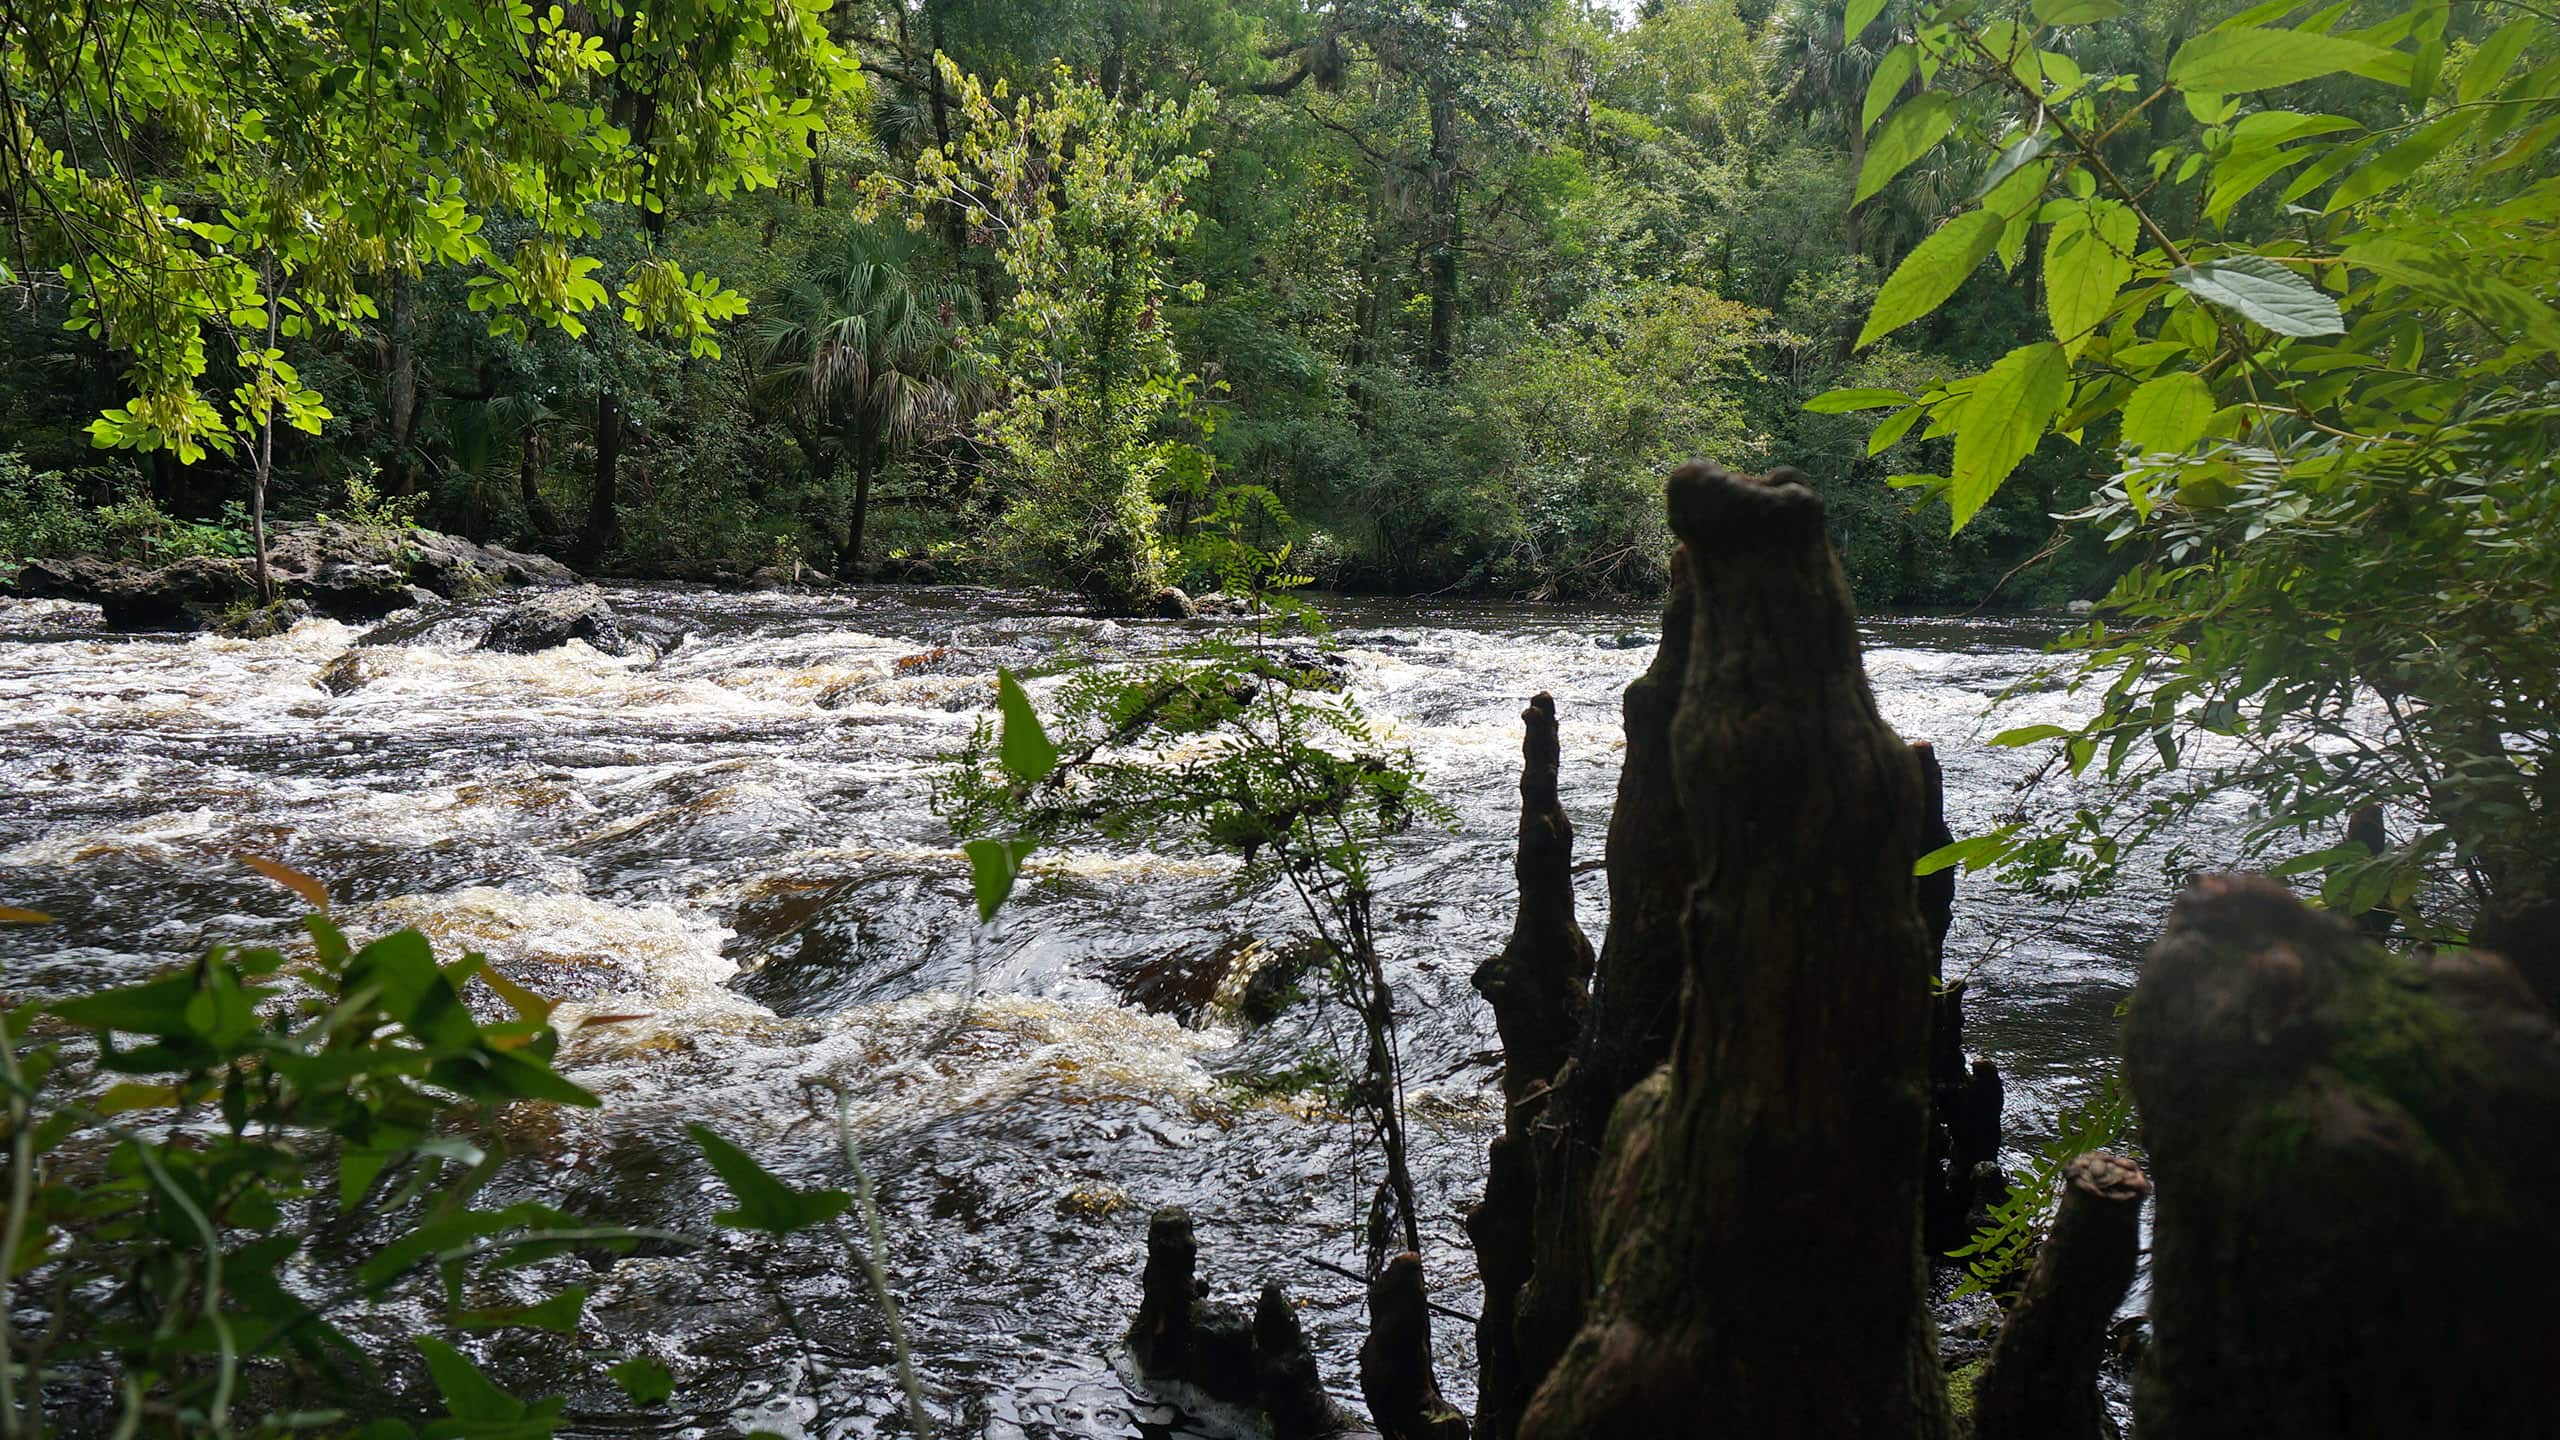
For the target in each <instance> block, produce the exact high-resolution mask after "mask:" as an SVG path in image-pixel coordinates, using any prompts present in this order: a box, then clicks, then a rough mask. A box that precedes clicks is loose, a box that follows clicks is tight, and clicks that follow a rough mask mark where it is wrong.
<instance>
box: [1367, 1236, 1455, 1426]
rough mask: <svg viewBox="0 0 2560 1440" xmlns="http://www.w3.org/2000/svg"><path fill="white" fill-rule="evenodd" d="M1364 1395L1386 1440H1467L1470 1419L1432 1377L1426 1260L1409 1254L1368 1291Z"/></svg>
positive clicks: (1391, 1264) (1390, 1266)
mask: <svg viewBox="0 0 2560 1440" xmlns="http://www.w3.org/2000/svg"><path fill="white" fill-rule="evenodd" d="M1360 1394H1361V1397H1362V1398H1363V1399H1365V1400H1367V1401H1368V1402H1369V1418H1370V1420H1371V1421H1372V1422H1374V1423H1375V1424H1376V1425H1377V1427H1378V1433H1379V1435H1381V1436H1383V1437H1384V1440H1467V1417H1466V1416H1464V1415H1461V1414H1459V1413H1458V1412H1457V1411H1456V1410H1455V1409H1453V1408H1451V1407H1450V1405H1449V1402H1448V1401H1446V1400H1444V1399H1442V1398H1441V1397H1440V1382H1439V1381H1438V1380H1437V1379H1435V1378H1433V1376H1432V1374H1431V1307H1430V1306H1429V1305H1428V1304H1427V1303H1426V1302H1425V1300H1424V1297H1423V1290H1422V1257H1421V1256H1419V1255H1416V1254H1414V1253H1413V1252H1412V1251H1410V1250H1408V1251H1406V1252H1405V1253H1404V1254H1402V1255H1398V1256H1397V1257H1395V1258H1394V1259H1392V1260H1390V1261H1388V1262H1387V1268H1386V1270H1385V1271H1384V1272H1383V1273H1381V1274H1380V1275H1379V1276H1378V1278H1377V1279H1376V1281H1374V1282H1372V1283H1371V1284H1370V1286H1369V1336H1368V1338H1367V1339H1365V1340H1363V1341H1361V1342H1360Z"/></svg>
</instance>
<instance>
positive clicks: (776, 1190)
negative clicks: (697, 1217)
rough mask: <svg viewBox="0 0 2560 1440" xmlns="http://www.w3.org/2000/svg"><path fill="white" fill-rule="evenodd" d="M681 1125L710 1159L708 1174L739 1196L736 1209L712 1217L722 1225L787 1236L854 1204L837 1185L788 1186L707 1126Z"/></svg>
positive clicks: (704, 1156)
mask: <svg viewBox="0 0 2560 1440" xmlns="http://www.w3.org/2000/svg"><path fill="white" fill-rule="evenodd" d="M684 1128H685V1133H686V1134H688V1135H691V1136H692V1137H693V1143H694V1145H695V1146H696V1147H697V1148H699V1149H700V1150H701V1151H702V1158H703V1159H705V1160H708V1161H710V1162H711V1170H712V1173H713V1174H716V1175H718V1176H719V1177H720V1178H721V1180H723V1181H724V1182H726V1183H727V1184H728V1186H729V1193H730V1194H732V1195H735V1196H737V1197H738V1205H737V1208H736V1209H734V1210H723V1211H720V1212H719V1213H717V1214H715V1215H714V1216H712V1218H713V1219H715V1220H717V1221H719V1222H720V1223H721V1224H723V1225H728V1226H733V1227H735V1228H737V1229H740V1230H762V1231H766V1232H768V1233H770V1234H775V1235H788V1234H790V1233H792V1232H793V1231H795V1230H806V1229H808V1228H809V1227H810V1226H812V1225H823V1224H825V1223H826V1222H828V1221H830V1220H833V1219H834V1218H836V1217H837V1216H838V1215H841V1214H843V1213H844V1211H845V1207H846V1206H848V1205H851V1204H852V1203H853V1196H852V1195H851V1194H849V1193H847V1192H845V1191H842V1190H795V1189H793V1188H791V1187H790V1186H789V1185H786V1184H784V1183H782V1181H780V1180H778V1179H775V1178H774V1175H773V1173H772V1172H771V1171H769V1170H767V1169H765V1168H764V1167H763V1166H762V1165H759V1164H757V1163H756V1158H755V1157H754V1156H752V1155H750V1154H748V1153H747V1152H746V1151H744V1150H741V1149H739V1148H738V1147H737V1146H735V1145H732V1144H730V1143H729V1142H728V1141H727V1140H724V1139H722V1138H721V1137H720V1135H719V1132H717V1131H715V1130H713V1129H711V1128H710V1127H709V1126H706V1125H701V1124H690V1125H687V1126H685V1127H684Z"/></svg>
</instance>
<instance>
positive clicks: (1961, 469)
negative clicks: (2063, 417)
mask: <svg viewBox="0 0 2560 1440" xmlns="http://www.w3.org/2000/svg"><path fill="white" fill-rule="evenodd" d="M2070 392H2071V361H2070V360H2069V358H2068V357H2066V356H2065V355H2064V354H2063V353H2062V347H2061V346H2059V345H2056V344H2054V343H2052V342H2050V341H2047V342H2044V343H2041V344H2036V345H2021V346H2019V347H2018V348H2017V349H2015V350H2012V351H2010V352H2009V353H2008V354H2006V355H2004V356H2002V357H2000V361H1999V363H1998V364H1996V365H1993V366H1992V367H1991V368H1990V369H1989V370H1987V371H1985V372H1984V373H1983V376H1982V378H1981V379H1980V380H1977V381H1975V382H1974V386H1973V392H1972V393H1971V394H1969V395H1967V396H1966V397H1965V399H1964V413H1963V415H1962V417H1961V418H1960V419H1959V420H1958V421H1957V425H1956V462H1955V468H1954V469H1952V470H1950V471H1949V472H1948V476H1947V478H1948V480H1949V482H1950V483H1949V485H1948V492H1947V504H1948V505H1949V507H1950V508H1952V509H1953V510H1954V511H1955V526H1954V528H1955V529H1957V530H1962V529H1963V528H1964V527H1965V523H1966V522H1967V521H1969V520H1971V519H1973V517H1974V515H1975V514H1976V513H1978V512H1979V511H1980V510H1981V509H1982V507H1983V505H1984V503H1985V502H1987V501H1989V500H1990V499H1991V497H1992V495H1993V494H1994V493H1996V492H1997V491H1998V490H1999V489H2000V482H2001V481H2003V480H2006V479H2008V478H2009V472H2011V471H2013V470H2015V469H2017V468H2018V462H2019V461H2021V460H2024V459H2026V458H2027V456H2029V455H2030V454H2033V453H2034V451H2035V448H2036V444H2037V442H2038V441H2040V440H2042V439H2043V438H2044V432H2045V427H2046V426H2048V425H2050V424H2052V423H2053V417H2054V416H2056V415H2058V414H2060V413H2062V403H2063V401H2064V400H2065V399H2067V398H2068V397H2069V395H2070Z"/></svg>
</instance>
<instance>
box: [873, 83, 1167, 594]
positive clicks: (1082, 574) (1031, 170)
mask: <svg viewBox="0 0 2560 1440" xmlns="http://www.w3.org/2000/svg"><path fill="white" fill-rule="evenodd" d="M936 64H937V65H938V66H939V67H940V71H941V77H940V78H941V80H942V83H944V84H945V85H947V86H948V87H950V89H951V90H952V92H953V94H952V99H953V102H954V103H955V105H956V106H957V108H958V110H959V112H960V114H961V115H962V117H964V120H965V127H964V128H963V129H961V130H960V132H959V133H958V134H957V135H956V136H954V138H953V139H952V140H951V141H950V142H949V143H948V144H947V145H944V146H942V147H939V148H935V149H928V150H926V151H924V152H923V153H922V154H921V155H919V156H918V157H917V162H916V169H915V177H914V179H913V180H912V182H906V181H900V180H898V179H896V178H895V177H892V176H889V175H886V174H883V175H876V176H874V177H873V179H872V183H871V185H870V187H869V190H868V192H867V199H868V204H869V205H870V206H871V208H872V209H873V211H874V212H875V213H876V212H877V211H878V210H880V209H882V208H885V207H886V206H888V205H889V204H891V203H892V202H896V203H899V204H901V205H902V206H903V207H904V208H905V209H906V212H907V223H908V224H909V226H910V227H912V228H915V229H918V230H921V229H923V228H924V227H925V226H926V225H927V224H928V223H929V221H930V220H931V219H932V218H934V216H935V215H936V214H937V213H938V212H947V213H949V214H950V216H951V217H952V221H953V223H954V224H957V225H961V226H965V227H967V228H968V229H969V231H970V232H971V233H973V234H981V235H984V236H986V237H987V239H988V241H989V243H992V244H993V245H994V246H995V247H996V253H997V258H998V260H999V262H1000V263H1001V264H1002V266H1003V268H1004V273H1005V276H1006V278H1007V279H1009V280H1010V281H1011V282H1012V290H1011V292H1010V293H1009V294H1008V295H1007V296H1006V297H1005V300H1004V302H1003V305H1002V308H1001V309H1000V311H999V313H998V314H997V316H996V317H995V319H994V320H993V322H992V324H991V326H990V327H988V329H987V331H986V333H984V334H982V335H970V336H964V343H966V344H969V345H973V346H983V347H985V348H986V349H987V350H989V351H990V352H992V353H993V354H995V355H996V356H998V357H999V359H1000V362H1001V365H1002V368H1003V371H1004V373H1005V375H1006V377H1007V380H1008V381H1009V382H1010V383H1009V392H1008V394H1007V395H1006V397H1005V399H1004V401H1003V403H1001V404H1000V405H998V406H996V407H995V408H994V409H993V410H992V411H991V412H990V415H989V418H988V423H987V433H988V435H989V438H990V439H991V440H992V441H993V442H994V446H995V449H996V451H997V452H998V453H999V454H1000V455H1001V456H1003V457H1004V460H1005V462H1006V467H1007V469H1008V471H1009V472H1010V473H1009V476H1008V478H1007V481H1006V484H1007V487H1008V490H1009V492H1010V493H1009V494H1008V496H1007V505H1006V510H1005V517H1006V523H1007V526H1008V528H1009V529H1010V530H1011V531H1012V533H1013V534H1014V536H1015V538H1016V539H1017V540H1018V541H1019V542H1020V543H1021V544H1022V545H1023V546H1024V547H1025V549H1026V551H1027V553H1028V554H1029V555H1031V556H1033V557H1035V558H1036V559H1037V560H1038V561H1039V562H1040V564H1041V565H1042V566H1044V567H1045V568H1046V569H1048V570H1049V571H1050V572H1051V573H1052V574H1053V575H1054V576H1055V577H1056V578H1058V579H1061V580H1064V581H1066V582H1067V583H1070V584H1072V585H1074V586H1075V587H1076V588H1078V589H1080V590H1083V591H1085V592H1087V593H1088V594H1091V595H1093V596H1094V597H1095V598H1097V599H1100V600H1102V601H1104V602H1105V603H1108V604H1111V605H1115V606H1118V607H1121V608H1133V607H1135V606H1136V605H1137V604H1138V603H1140V602H1141V601H1143V600H1144V599H1145V598H1146V597H1147V596H1148V595H1150V594H1152V593H1153V592H1154V591H1155V590H1156V589H1157V588H1158V587H1159V586H1161V585H1162V584H1163V580H1164V556H1163V554H1162V549H1161V545H1160V542H1159V539H1158V536H1157V518H1158V515H1159V513H1160V506H1159V498H1160V497H1159V492H1160V491H1161V490H1162V489H1164V488H1165V487H1166V486H1167V485H1168V484H1169V483H1170V476H1169V474H1168V468H1169V466H1172V465H1174V464H1177V463H1179V462H1180V461H1181V460H1183V459H1185V458H1189V457H1193V456H1197V454H1198V452H1197V451H1196V449H1194V447H1191V446H1189V445H1188V444H1186V443H1185V442H1182V441H1179V440H1172V439H1167V438H1164V437H1162V436H1160V435H1159V433H1158V429H1159V425H1160V424H1161V423H1162V422H1164V421H1166V420H1167V419H1169V418H1170V419H1190V420H1192V421H1193V422H1194V423H1195V425H1197V424H1200V423H1202V422H1200V421H1199V420H1198V417H1195V416H1193V415H1192V413H1191V407H1192V404H1193V400H1194V396H1195V394H1196V388H1197V384H1196V381H1195V380H1194V378H1193V377H1192V376H1190V375H1189V374H1188V373H1186V372H1185V370H1184V368H1183V364H1182V358H1181V355H1180V352H1179V351H1178V350H1176V348H1175V346H1174V342H1173V339H1172V331H1171V327H1170V326H1168V325H1167V324H1166V323H1165V318H1166V317H1165V314H1164V309H1165V306H1166V304H1167V303H1168V302H1169V301H1171V300H1173V299H1175V298H1177V297H1179V298H1188V299H1193V300H1196V299H1198V298H1200V294H1201V291H1200V289H1199V287H1198V285H1197V284H1196V283H1194V284H1190V285H1182V284H1179V283H1177V282H1176V281H1174V280H1173V279H1172V278H1171V274H1170V266H1169V261H1170V259H1171V252H1172V251H1173V249H1174V247H1176V246H1178V245H1180V244H1181V243H1182V242H1183V241H1184V240H1186V239H1187V238H1189V236H1190V235H1191V233H1192V231H1193V228H1194V227H1195V226H1196V225H1197V224H1198V216H1197V215H1196V213H1195V212H1193V211H1192V210H1190V209H1189V208H1188V207H1187V206H1186V205H1185V204H1184V203H1183V187H1184V186H1185V185H1188V184H1191V183H1193V182H1196V181H1197V180H1198V179H1199V178H1200V177H1201V176H1202V175H1203V174H1204V173H1205V172H1206V170H1207V168H1208V156H1207V155H1206V154H1205V153H1202V152H1199V151H1196V150H1194V149H1192V148H1191V137H1192V134H1193V132H1194V131H1196V130H1197V129H1198V128H1199V127H1200V125H1201V124H1202V123H1203V122H1204V121H1205V120H1206V119H1207V118H1208V117H1209V116H1210V115H1211V114H1212V113H1213V112H1214V109H1215V97H1214V96H1213V95H1212V94H1210V93H1209V92H1207V91H1205V90H1194V91H1192V92H1191V93H1189V94H1188V95H1186V96H1184V97H1182V98H1181V99H1179V100H1175V99H1169V98H1167V99H1145V100H1139V101H1130V100H1125V99H1122V98H1120V97H1118V96H1116V95H1113V94H1111V93H1109V92H1108V91H1106V90H1105V89H1104V88H1103V87H1101V86H1100V85H1097V84H1095V83H1093V82H1092V81H1090V80H1086V79H1081V78H1078V77H1076V76H1075V75H1074V74H1072V73H1071V72H1070V71H1069V70H1068V69H1067V67H1065V66H1064V65H1060V66H1058V67H1057V68H1056V69H1055V71H1054V72H1053V74H1052V75H1051V76H1050V79H1049V84H1048V88H1047V89H1046V90H1045V91H1044V92H1043V93H1041V94H1040V95H1039V96H1038V97H1036V98H1034V97H1031V96H1024V97H1023V98H1022V99H1021V100H1019V101H1018V102H1017V103H1015V104H1014V105H1013V106H1012V107H1011V108H1010V109H1007V108H1006V107H1005V106H1004V105H1003V103H1002V102H1003V101H1004V100H1005V99H1006V98H1007V87H1006V85H1005V83H1004V82H1003V81H998V82H996V83H995V84H994V85H993V86H992V87H990V86H988V85H985V84H983V83H982V82H981V81H980V80H979V79H978V77H976V76H974V75H971V74H968V73H966V72H964V71H963V70H961V69H960V67H959V66H958V65H956V64H955V63H953V62H952V61H951V60H950V59H949V58H948V57H944V56H937V57H936ZM1194 463H1198V462H1197V461H1194Z"/></svg>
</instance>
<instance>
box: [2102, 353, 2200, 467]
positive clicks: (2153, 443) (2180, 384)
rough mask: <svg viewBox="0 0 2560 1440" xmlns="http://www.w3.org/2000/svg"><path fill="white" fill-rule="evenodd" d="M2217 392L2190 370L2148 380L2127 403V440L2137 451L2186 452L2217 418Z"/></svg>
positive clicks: (2173, 371) (2125, 416)
mask: <svg viewBox="0 0 2560 1440" xmlns="http://www.w3.org/2000/svg"><path fill="white" fill-rule="evenodd" d="M2213 411H2214V402H2213V391H2212V390H2211V389H2210V388H2209V387H2207V386H2206V384H2205V383H2204V378H2203V377H2202V376H2199V375H2197V374H2196V373H2194V372H2193V371H2189V370H2172V371H2170V372H2169V373H2167V374H2165V375H2157V376H2154V377H2152V378H2151V379H2149V380H2146V381H2144V382H2143V383H2142V384H2141V386H2140V387H2139V388H2137V389H2136V390H2135V391H2134V392H2133V394H2132V395H2131V396H2129V397H2127V399H2126V400H2125V402H2124V441H2125V443H2126V444H2128V445H2131V446H2132V447H2134V448H2135V449H2136V450H2142V451H2147V452H2153V453H2158V454H2170V455H2174V454H2182V453H2184V452H2185V451H2186V450H2187V449H2188V448H2189V447H2191V446H2193V445H2194V444H2195V443H2196V442H2197V441H2198V440H2201V439H2203V438H2204V432H2205V426H2206V425H2207V424H2208V423H2210V422H2211V421H2212V419H2213Z"/></svg>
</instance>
